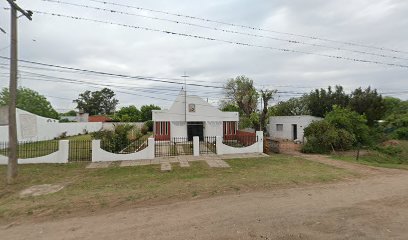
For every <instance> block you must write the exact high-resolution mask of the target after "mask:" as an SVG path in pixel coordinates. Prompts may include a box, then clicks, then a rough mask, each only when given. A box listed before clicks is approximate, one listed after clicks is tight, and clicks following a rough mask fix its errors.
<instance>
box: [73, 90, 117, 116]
mask: <svg viewBox="0 0 408 240" xmlns="http://www.w3.org/2000/svg"><path fill="white" fill-rule="evenodd" d="M114 97H115V93H114V92H113V91H112V90H110V89H109V88H104V89H102V90H100V91H94V92H91V91H88V90H87V91H85V92H84V93H81V94H79V97H78V99H76V100H74V101H75V102H76V103H77V108H78V109H80V110H83V111H84V112H87V113H89V114H90V115H99V114H106V115H108V114H113V112H114V111H115V108H116V106H117V105H118V103H119V101H118V100H117V99H116V98H114Z"/></svg>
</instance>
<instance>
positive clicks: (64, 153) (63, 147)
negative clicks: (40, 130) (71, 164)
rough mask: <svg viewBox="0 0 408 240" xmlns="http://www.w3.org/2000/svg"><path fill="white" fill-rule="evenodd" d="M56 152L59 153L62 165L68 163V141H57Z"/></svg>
mask: <svg viewBox="0 0 408 240" xmlns="http://www.w3.org/2000/svg"><path fill="white" fill-rule="evenodd" d="M58 151H59V152H60V156H59V158H60V161H62V162H63V163H68V157H69V156H68V155H69V140H59V141H58ZM58 160H59V159H58Z"/></svg>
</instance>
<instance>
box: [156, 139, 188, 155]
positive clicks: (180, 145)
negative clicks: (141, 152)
mask: <svg viewBox="0 0 408 240" xmlns="http://www.w3.org/2000/svg"><path fill="white" fill-rule="evenodd" d="M154 151H155V156H156V157H171V156H180V155H193V141H189V140H188V138H186V137H173V138H171V139H170V141H160V140H156V141H155V147H154Z"/></svg>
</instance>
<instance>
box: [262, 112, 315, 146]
mask: <svg viewBox="0 0 408 240" xmlns="http://www.w3.org/2000/svg"><path fill="white" fill-rule="evenodd" d="M319 120H322V118H319V117H313V116H308V115H302V116H276V117H270V118H269V129H268V130H269V135H270V137H271V138H272V139H280V140H298V141H301V142H303V141H304V137H303V131H304V129H305V128H306V127H307V126H309V124H310V123H312V122H313V121H319Z"/></svg>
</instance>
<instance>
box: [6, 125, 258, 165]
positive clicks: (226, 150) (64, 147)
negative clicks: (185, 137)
mask: <svg viewBox="0 0 408 240" xmlns="http://www.w3.org/2000/svg"><path fill="white" fill-rule="evenodd" d="M256 136H257V139H258V140H257V142H255V143H254V144H253V145H251V146H248V147H241V148H236V147H230V146H227V145H225V144H223V142H222V137H219V136H218V137H216V143H215V144H216V148H217V152H216V154H217V155H225V154H242V153H262V152H263V132H256ZM68 154H69V141H68V140H60V141H58V150H57V151H56V152H54V153H51V154H49V155H46V156H42V157H37V158H27V159H18V163H19V164H33V163H68ZM199 154H200V142H199V137H194V138H193V155H194V156H199ZM154 158H155V140H154V138H149V139H148V146H147V147H146V148H145V149H143V150H141V151H139V152H135V153H129V154H115V153H110V152H107V151H105V150H103V149H102V148H101V141H100V140H92V162H107V161H109V162H111V161H130V160H144V159H154ZM7 163H8V158H7V156H3V155H0V165H4V164H7Z"/></svg>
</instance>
